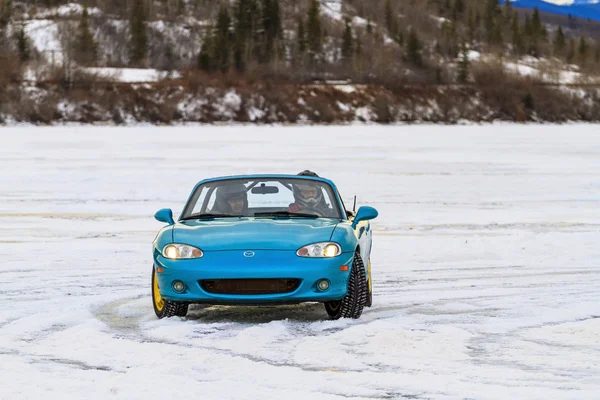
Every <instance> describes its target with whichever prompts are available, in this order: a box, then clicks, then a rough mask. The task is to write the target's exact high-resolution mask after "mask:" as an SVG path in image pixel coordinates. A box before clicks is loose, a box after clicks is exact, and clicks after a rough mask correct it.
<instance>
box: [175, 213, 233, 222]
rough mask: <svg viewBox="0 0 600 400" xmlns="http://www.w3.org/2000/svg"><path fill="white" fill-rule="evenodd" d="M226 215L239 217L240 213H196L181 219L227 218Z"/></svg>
mask: <svg viewBox="0 0 600 400" xmlns="http://www.w3.org/2000/svg"><path fill="white" fill-rule="evenodd" d="M226 217H233V218H239V217H240V216H239V215H231V214H209V213H207V214H196V215H190V216H189V217H185V218H181V220H180V221H188V220H190V219H203V218H226Z"/></svg>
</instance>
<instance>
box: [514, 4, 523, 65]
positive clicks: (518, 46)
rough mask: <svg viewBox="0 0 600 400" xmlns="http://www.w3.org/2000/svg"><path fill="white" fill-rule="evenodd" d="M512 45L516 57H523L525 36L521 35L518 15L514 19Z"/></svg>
mask: <svg viewBox="0 0 600 400" xmlns="http://www.w3.org/2000/svg"><path fill="white" fill-rule="evenodd" d="M512 45H513V52H514V53H515V55H521V54H522V53H523V48H524V43H523V35H522V33H521V27H520V25H519V17H518V15H516V14H515V15H513V19H512Z"/></svg>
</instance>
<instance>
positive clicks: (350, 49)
mask: <svg viewBox="0 0 600 400" xmlns="http://www.w3.org/2000/svg"><path fill="white" fill-rule="evenodd" d="M353 54H354V37H353V35H352V26H351V25H350V19H349V18H346V29H345V30H344V36H343V39H342V60H343V61H349V60H351V59H352V56H353Z"/></svg>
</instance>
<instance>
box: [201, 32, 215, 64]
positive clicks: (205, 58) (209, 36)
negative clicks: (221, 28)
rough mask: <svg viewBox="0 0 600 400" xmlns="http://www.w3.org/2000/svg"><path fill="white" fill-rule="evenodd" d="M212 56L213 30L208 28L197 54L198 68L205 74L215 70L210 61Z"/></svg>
mask: <svg viewBox="0 0 600 400" xmlns="http://www.w3.org/2000/svg"><path fill="white" fill-rule="evenodd" d="M213 54H214V50H213V30H212V27H210V26H209V27H208V28H207V29H206V32H205V33H204V39H203V40H202V47H201V48H200V54H198V68H200V69H201V70H203V71H206V72H213V71H214V69H215V68H214V63H213V60H212V55H213Z"/></svg>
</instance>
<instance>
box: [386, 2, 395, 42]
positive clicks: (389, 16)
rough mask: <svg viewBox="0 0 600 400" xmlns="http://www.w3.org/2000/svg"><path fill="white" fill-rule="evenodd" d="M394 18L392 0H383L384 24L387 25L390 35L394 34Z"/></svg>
mask: <svg viewBox="0 0 600 400" xmlns="http://www.w3.org/2000/svg"><path fill="white" fill-rule="evenodd" d="M395 20H396V18H395V17H394V12H393V10H392V1H391V0H386V1H385V24H386V26H387V29H388V32H389V34H390V36H394V33H395V31H394V21H395Z"/></svg>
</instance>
